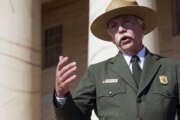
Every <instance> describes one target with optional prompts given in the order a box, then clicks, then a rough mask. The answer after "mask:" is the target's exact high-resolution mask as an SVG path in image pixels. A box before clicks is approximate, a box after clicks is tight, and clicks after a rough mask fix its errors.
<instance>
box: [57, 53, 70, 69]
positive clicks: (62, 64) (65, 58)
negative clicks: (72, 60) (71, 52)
mask: <svg viewBox="0 0 180 120" xmlns="http://www.w3.org/2000/svg"><path fill="white" fill-rule="evenodd" d="M68 59H69V58H68V57H63V56H60V57H59V63H58V65H57V69H56V72H57V71H58V70H60V69H62V67H63V66H64V65H65V64H66V63H67V61H68Z"/></svg>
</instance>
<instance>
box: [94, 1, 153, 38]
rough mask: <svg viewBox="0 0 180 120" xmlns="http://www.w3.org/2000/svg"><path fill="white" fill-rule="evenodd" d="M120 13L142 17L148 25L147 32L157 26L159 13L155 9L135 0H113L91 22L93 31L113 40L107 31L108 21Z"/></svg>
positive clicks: (98, 35) (97, 34)
mask: <svg viewBox="0 0 180 120" xmlns="http://www.w3.org/2000/svg"><path fill="white" fill-rule="evenodd" d="M119 15H134V16H138V17H140V18H142V19H143V20H144V22H145V25H146V31H145V34H147V33H149V32H151V31H152V30H153V29H154V28H155V27H156V26H157V13H156V12H155V11H154V10H153V9H151V8H147V7H144V6H139V5H138V4H137V2H136V1H135V0H112V1H111V3H110V4H109V6H108V7H107V8H106V12H105V13H103V14H102V15H100V16H99V17H97V18H96V19H95V20H94V21H93V23H92V24H91V31H92V33H93V34H94V35H95V36H96V37H98V38H100V39H103V40H106V41H112V38H111V36H110V35H109V34H108V32H107V23H108V22H109V20H111V19H112V18H114V17H116V16H119Z"/></svg>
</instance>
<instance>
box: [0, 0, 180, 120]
mask: <svg viewBox="0 0 180 120" xmlns="http://www.w3.org/2000/svg"><path fill="white" fill-rule="evenodd" d="M109 2H110V1H109V0H107V1H105V0H3V1H1V4H0V16H1V19H0V42H1V44H0V66H1V68H0V71H1V79H0V93H1V97H0V119H2V120H12V119H14V118H16V119H17V120H53V111H52V93H53V90H54V85H55V69H56V64H57V62H58V60H57V59H58V56H59V55H64V56H69V57H70V59H71V60H73V61H76V62H77V64H78V72H77V75H78V77H79V79H80V78H81V77H82V75H83V74H84V72H85V71H86V68H87V67H88V65H90V64H93V63H96V62H99V61H102V60H104V59H107V58H108V57H111V56H114V55H115V54H116V53H117V49H115V47H114V45H113V44H112V43H109V42H104V41H102V40H99V39H97V38H95V37H94V36H93V35H92V33H91V32H90V30H89V26H90V24H91V22H92V21H93V20H94V19H95V18H96V16H98V15H99V14H101V13H102V12H103V11H104V10H105V8H106V6H107V5H108V3H109ZM137 2H138V3H139V4H140V5H144V6H148V7H151V8H153V9H155V10H156V11H157V12H158V19H159V27H158V28H156V29H155V30H154V31H153V32H151V33H150V34H148V35H147V36H145V38H144V41H143V42H144V44H145V45H146V46H147V47H148V48H149V49H150V51H152V52H154V53H158V54H160V55H163V56H168V57H172V58H175V59H179V60H180V54H179V52H180V47H179V45H180V23H179V21H180V9H179V8H180V6H179V5H180V3H179V0H165V1H160V0H137ZM77 84H78V81H77V82H75V83H73V84H72V85H71V91H72V92H73V90H74V89H75V87H76V85H77ZM92 118H93V120H96V119H97V118H95V117H94V115H93V116H92Z"/></svg>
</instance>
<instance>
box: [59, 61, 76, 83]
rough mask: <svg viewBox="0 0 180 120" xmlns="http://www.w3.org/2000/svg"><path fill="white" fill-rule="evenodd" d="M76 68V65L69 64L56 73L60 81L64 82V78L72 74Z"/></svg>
mask: <svg viewBox="0 0 180 120" xmlns="http://www.w3.org/2000/svg"><path fill="white" fill-rule="evenodd" d="M76 70H77V67H76V66H74V65H70V64H69V65H67V66H65V67H64V68H63V69H62V70H61V71H60V72H59V74H58V75H59V76H60V80H61V82H64V81H65V80H66V79H68V78H69V77H70V76H72V75H73V73H74V72H75V71H76Z"/></svg>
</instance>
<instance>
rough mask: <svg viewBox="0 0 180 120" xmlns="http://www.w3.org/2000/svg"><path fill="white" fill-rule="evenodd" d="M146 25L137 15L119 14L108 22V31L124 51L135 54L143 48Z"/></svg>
mask: <svg viewBox="0 0 180 120" xmlns="http://www.w3.org/2000/svg"><path fill="white" fill-rule="evenodd" d="M144 31H145V25H144V22H143V21H142V20H140V19H139V18H138V17H135V16H118V17H116V18H113V19H112V20H110V21H109V22H108V32H109V34H110V35H111V36H112V38H113V42H114V43H115V44H116V46H117V47H118V49H119V50H120V51H121V52H122V53H126V54H128V55H135V54H137V53H138V52H139V50H141V48H142V46H143V45H142V38H143V36H144Z"/></svg>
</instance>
